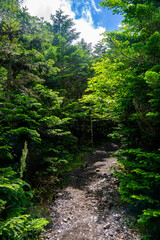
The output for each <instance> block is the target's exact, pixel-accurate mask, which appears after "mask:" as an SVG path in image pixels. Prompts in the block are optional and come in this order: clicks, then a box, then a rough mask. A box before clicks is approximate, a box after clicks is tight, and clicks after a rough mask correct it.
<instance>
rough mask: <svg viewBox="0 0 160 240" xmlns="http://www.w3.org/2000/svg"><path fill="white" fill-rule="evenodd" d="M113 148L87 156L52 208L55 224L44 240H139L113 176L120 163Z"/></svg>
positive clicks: (71, 176) (53, 223) (51, 226)
mask: <svg viewBox="0 0 160 240" xmlns="http://www.w3.org/2000/svg"><path fill="white" fill-rule="evenodd" d="M116 148H117V146H116V145H114V144H112V145H111V146H109V147H108V148H107V147H106V148H105V147H103V148H99V149H97V150H95V151H94V152H93V153H92V154H89V155H87V156H86V159H85V163H84V164H83V166H82V167H81V168H80V169H76V170H74V171H73V172H72V173H71V175H70V178H69V182H68V185H67V187H66V188H65V189H63V190H61V191H59V193H58V194H57V197H56V200H55V201H54V202H53V203H52V204H51V206H50V217H51V219H52V222H51V224H50V228H49V229H48V231H47V233H46V234H44V235H43V236H41V239H50V240H120V239H126V240H140V239H141V238H140V236H138V233H137V232H136V230H134V229H133V228H132V227H131V226H130V225H131V224H130V218H131V216H129V215H128V208H127V206H124V205H123V204H120V202H121V201H120V196H119V193H118V182H117V179H116V178H115V177H114V176H113V171H112V170H111V167H113V166H114V165H115V164H116V162H117V160H116V159H115V158H113V157H112V156H111V155H112V154H113V153H114V152H115V150H116Z"/></svg>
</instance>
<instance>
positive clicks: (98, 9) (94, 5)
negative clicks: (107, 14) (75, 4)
mask: <svg viewBox="0 0 160 240" xmlns="http://www.w3.org/2000/svg"><path fill="white" fill-rule="evenodd" d="M91 3H92V6H93V7H94V9H95V10H96V12H101V11H102V10H101V9H100V8H97V7H96V4H95V1H94V0H91Z"/></svg>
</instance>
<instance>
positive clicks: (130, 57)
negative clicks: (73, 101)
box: [82, 0, 160, 240]
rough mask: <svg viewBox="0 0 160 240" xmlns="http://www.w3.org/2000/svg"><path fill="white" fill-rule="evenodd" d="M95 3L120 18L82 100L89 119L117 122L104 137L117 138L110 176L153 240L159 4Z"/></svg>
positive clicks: (159, 159) (158, 199)
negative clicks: (114, 168) (114, 177)
mask: <svg viewBox="0 0 160 240" xmlns="http://www.w3.org/2000/svg"><path fill="white" fill-rule="evenodd" d="M100 5H101V6H103V7H108V8H109V9H112V10H113V12H114V13H119V14H122V15H123V17H124V20H123V21H122V24H121V28H120V31H115V32H106V33H105V34H104V37H105V38H104V39H103V42H105V44H106V46H108V49H107V51H106V52H105V53H104V54H103V58H101V59H100V61H99V62H97V63H95V65H94V66H93V67H94V72H95V75H94V77H92V78H90V79H89V81H88V89H87V91H86V94H85V95H84V96H83V99H82V101H83V103H84V104H85V109H86V113H87V112H88V113H89V112H90V115H92V117H95V118H96V117H97V118H104V119H105V120H106V121H108V120H111V121H114V122H116V123H117V126H114V131H113V133H112V134H110V136H111V137H114V139H115V138H116V139H118V141H120V142H121V149H122V150H121V151H120V152H119V153H118V154H117V157H118V159H119V161H120V164H121V170H120V171H118V173H117V174H116V175H117V176H118V177H119V179H120V193H121V196H122V199H124V200H125V201H127V202H129V203H132V204H134V205H137V206H138V209H139V210H138V212H137V219H139V220H138V222H139V224H140V223H141V225H142V226H143V227H145V230H144V231H146V229H147V235H148V239H154V240H155V239H157V240H158V239H159V227H158V226H159V222H160V217H159V209H160V196H159V191H160V188H159V185H160V183H159V180H160V175H159V172H160V155H159V149H160V140H159V132H160V118H159V114H160V94H159V93H160V85H159V80H160V76H159V72H160V67H159V66H160V62H159V55H160V52H159V49H160V45H159V44H160V38H159V34H160V29H159V26H160V2H159V1H157V0H149V1H143V0H142V1H139V0H131V1H125V0H105V1H102V2H101V3H100ZM138 215H139V217H138Z"/></svg>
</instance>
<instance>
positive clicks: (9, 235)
mask: <svg viewBox="0 0 160 240" xmlns="http://www.w3.org/2000/svg"><path fill="white" fill-rule="evenodd" d="M47 224H48V221H47V220H46V219H44V218H37V219H33V218H32V217H31V216H30V215H21V216H18V217H13V218H11V219H9V220H8V221H6V222H4V223H2V226H1V228H0V235H1V236H2V240H6V239H8V240H11V239H15V240H18V239H22V240H25V239H26V240H27V239H38V235H39V234H40V232H41V231H42V230H43V228H44V226H46V225H47Z"/></svg>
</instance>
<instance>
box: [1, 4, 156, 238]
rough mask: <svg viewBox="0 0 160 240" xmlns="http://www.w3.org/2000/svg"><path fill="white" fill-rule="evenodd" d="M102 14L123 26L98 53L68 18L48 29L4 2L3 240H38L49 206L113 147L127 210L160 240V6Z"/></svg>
mask: <svg viewBox="0 0 160 240" xmlns="http://www.w3.org/2000/svg"><path fill="white" fill-rule="evenodd" d="M100 5H101V7H103V8H108V9H111V10H112V11H113V13H117V14H120V15H122V16H123V17H124V19H123V21H122V23H121V27H120V29H119V30H117V31H112V32H109V31H106V32H105V33H104V38H103V40H102V41H101V42H98V43H97V44H96V45H95V46H94V47H92V45H91V44H88V43H86V42H85V41H84V39H80V38H79V33H78V32H77V31H76V29H75V28H74V21H73V19H71V18H70V16H68V15H65V13H64V12H63V11H62V10H61V9H59V10H57V11H56V13H55V14H54V15H51V22H47V21H44V19H39V18H38V17H33V16H31V15H30V14H29V13H28V11H27V9H26V8H23V7H22V1H20V0H0V239H2V240H12V239H13V240H16V239H17V240H19V239H21V240H25V239H26V240H28V239H39V235H40V234H41V232H42V231H44V229H45V226H47V225H48V224H50V219H48V218H46V217H44V216H43V214H42V212H43V211H44V209H42V208H43V206H44V205H45V204H46V203H48V202H51V201H53V199H54V196H55V194H56V191H57V189H60V188H63V186H65V184H66V176H68V174H69V173H70V172H72V171H74V170H75V169H77V168H79V167H80V168H81V166H83V168H84V172H85V171H86V169H87V166H84V165H83V162H84V159H85V156H86V154H89V153H91V152H94V151H96V150H95V149H96V148H98V147H100V146H101V147H102V146H103V147H106V146H109V144H110V143H111V142H112V143H116V144H118V146H119V150H118V151H116V152H115V153H114V157H115V158H116V159H117V164H116V165H115V166H114V178H116V179H117V180H116V181H118V189H119V192H120V195H121V200H119V201H123V202H124V203H125V204H128V205H130V206H132V208H133V212H134V214H135V219H136V220H135V222H134V223H133V225H134V227H135V228H136V229H137V231H138V232H139V233H140V234H141V235H142V238H141V239H145V240H150V239H151V240H152V239H153V240H159V239H160V228H159V225H160V2H159V0H147V1H146V0H104V1H101V2H100ZM109 151H110V150H109ZM71 174H72V173H71ZM106 188H107V186H106ZM106 204H107V203H106ZM106 239H107V238H106ZM127 239H129V238H127ZM86 240H87V239H86ZM88 240H89V239H88ZM97 240H98V239H97Z"/></svg>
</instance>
